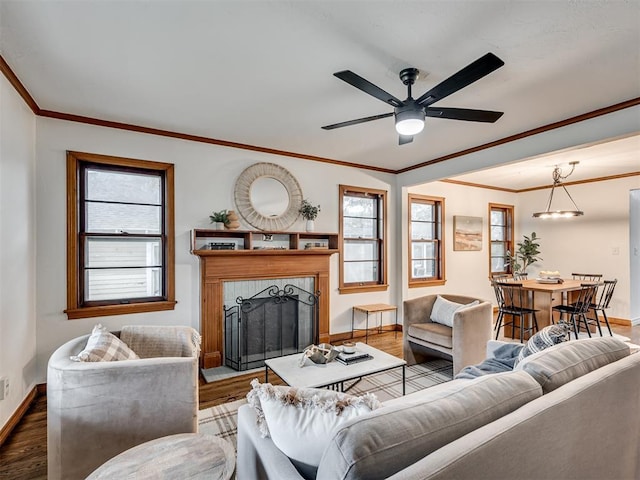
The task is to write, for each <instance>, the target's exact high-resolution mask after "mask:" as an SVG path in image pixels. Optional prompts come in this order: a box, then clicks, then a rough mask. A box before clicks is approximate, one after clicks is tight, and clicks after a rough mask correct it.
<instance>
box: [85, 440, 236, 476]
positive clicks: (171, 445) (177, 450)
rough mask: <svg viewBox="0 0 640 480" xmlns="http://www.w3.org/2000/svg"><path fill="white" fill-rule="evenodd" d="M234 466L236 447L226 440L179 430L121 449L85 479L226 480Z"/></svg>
mask: <svg viewBox="0 0 640 480" xmlns="http://www.w3.org/2000/svg"><path fill="white" fill-rule="evenodd" d="M235 465H236V453H235V449H234V448H233V445H231V443H229V442H227V441H226V440H224V439H222V438H220V437H214V436H212V435H206V434H204V433H179V434H177V435H169V436H167V437H162V438H157V439H155V440H151V441H150V442H146V443H143V444H141V445H138V446H136V447H133V448H130V449H129V450H126V451H124V452H122V453H121V454H120V455H117V456H115V457H113V458H112V459H111V460H109V461H108V462H106V463H105V464H103V465H102V466H101V467H100V468H98V469H97V470H95V471H94V472H93V473H92V474H91V475H89V476H88V477H87V480H98V479H100V480H107V479H108V480H113V479H114V478H117V479H127V478H128V479H136V480H144V479H149V480H151V479H154V480H156V479H167V480H168V479H172V480H173V479H180V480H182V479H205V478H206V479H208V480H228V479H229V478H231V475H232V474H233V471H234V470H235Z"/></svg>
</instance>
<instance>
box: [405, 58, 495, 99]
mask: <svg viewBox="0 0 640 480" xmlns="http://www.w3.org/2000/svg"><path fill="white" fill-rule="evenodd" d="M503 65H504V62H503V61H502V60H500V59H499V58H498V57H496V56H495V55H494V54H493V53H487V54H486V55H485V56H483V57H480V58H479V59H478V60H476V61H475V62H473V63H471V64H469V65H467V66H466V67H464V68H463V69H462V70H460V71H459V72H458V73H454V74H453V75H451V76H450V77H449V78H447V79H446V80H444V81H443V82H441V83H440V84H438V85H436V86H435V87H433V88H432V89H431V90H429V91H428V92H426V93H425V94H424V95H422V96H421V97H420V98H418V99H417V100H416V103H417V104H418V105H421V106H423V107H426V106H428V105H431V104H432V103H435V102H437V101H438V100H442V99H443V98H445V97H447V96H449V95H451V94H452V93H455V92H457V91H458V90H460V89H462V88H464V87H466V86H467V85H471V84H472V83H473V82H475V81H477V80H480V79H481V78H482V77H484V76H485V75H488V74H490V73H491V72H493V71H494V70H497V69H498V68H500V67H501V66H503Z"/></svg>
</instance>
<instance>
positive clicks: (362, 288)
mask: <svg viewBox="0 0 640 480" xmlns="http://www.w3.org/2000/svg"><path fill="white" fill-rule="evenodd" d="M388 288H389V285H387V284H386V283H384V284H379V285H354V286H349V287H340V288H339V289H338V291H339V292H340V294H341V295H342V294H349V293H365V292H383V291H385V290H387V289H388Z"/></svg>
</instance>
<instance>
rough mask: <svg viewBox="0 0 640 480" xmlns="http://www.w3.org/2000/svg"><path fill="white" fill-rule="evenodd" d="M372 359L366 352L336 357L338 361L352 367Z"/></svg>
mask: <svg viewBox="0 0 640 480" xmlns="http://www.w3.org/2000/svg"><path fill="white" fill-rule="evenodd" d="M371 358H373V357H372V356H371V355H369V354H368V353H365V352H355V353H344V352H340V353H339V354H338V356H337V357H336V360H337V361H338V362H340V363H343V364H345V365H351V364H352V363H358V362H363V361H365V360H369V359H371Z"/></svg>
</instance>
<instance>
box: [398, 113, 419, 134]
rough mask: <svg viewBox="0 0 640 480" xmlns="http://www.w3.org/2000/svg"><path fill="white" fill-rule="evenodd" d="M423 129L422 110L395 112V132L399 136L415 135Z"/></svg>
mask: <svg viewBox="0 0 640 480" xmlns="http://www.w3.org/2000/svg"><path fill="white" fill-rule="evenodd" d="M397 110H400V109H397ZM423 129H424V110H423V109H422V108H420V109H406V110H401V111H398V112H396V131H397V132H398V133H399V134H400V135H409V136H412V135H417V134H418V133H420V132H421V131H422V130H423Z"/></svg>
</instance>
